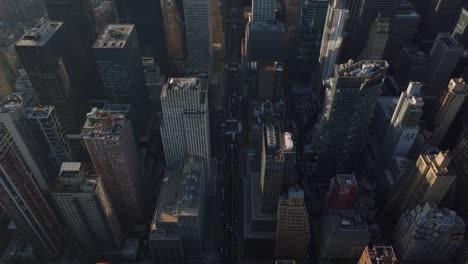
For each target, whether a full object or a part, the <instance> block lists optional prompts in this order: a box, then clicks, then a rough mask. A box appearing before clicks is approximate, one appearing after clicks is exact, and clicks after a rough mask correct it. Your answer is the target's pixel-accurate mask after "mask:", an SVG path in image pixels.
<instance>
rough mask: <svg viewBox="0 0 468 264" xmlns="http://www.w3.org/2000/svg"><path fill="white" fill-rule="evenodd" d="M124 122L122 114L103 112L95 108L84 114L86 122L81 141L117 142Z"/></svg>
mask: <svg viewBox="0 0 468 264" xmlns="http://www.w3.org/2000/svg"><path fill="white" fill-rule="evenodd" d="M124 122H125V116H124V114H122V113H112V112H109V111H103V110H101V109H97V108H96V107H95V108H93V109H92V110H91V112H89V113H87V114H86V121H85V124H84V126H83V130H82V135H83V139H90V138H100V139H110V140H118V139H119V137H120V134H121V133H122V126H123V125H124Z"/></svg>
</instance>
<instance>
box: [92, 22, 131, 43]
mask: <svg viewBox="0 0 468 264" xmlns="http://www.w3.org/2000/svg"><path fill="white" fill-rule="evenodd" d="M134 27H135V26H134V25H132V24H109V25H107V26H106V27H105V28H104V30H102V32H101V34H100V35H99V37H98V38H97V40H96V42H95V43H94V45H93V48H98V49H109V48H110V49H121V48H125V45H126V44H127V40H128V37H129V36H130V33H131V32H132V31H133V29H134Z"/></svg>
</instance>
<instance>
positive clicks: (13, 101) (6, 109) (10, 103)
mask: <svg viewBox="0 0 468 264" xmlns="http://www.w3.org/2000/svg"><path fill="white" fill-rule="evenodd" d="M22 105H23V98H22V97H21V95H19V94H11V95H10V96H8V97H6V98H4V99H3V100H2V101H1V102H0V113H10V112H14V111H16V109H17V108H19V107H21V106H22Z"/></svg>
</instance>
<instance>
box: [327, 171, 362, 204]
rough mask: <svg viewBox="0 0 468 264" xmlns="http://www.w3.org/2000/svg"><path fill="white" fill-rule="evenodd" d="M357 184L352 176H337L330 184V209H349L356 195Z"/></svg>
mask: <svg viewBox="0 0 468 264" xmlns="http://www.w3.org/2000/svg"><path fill="white" fill-rule="evenodd" d="M357 191H358V184H357V181H356V178H355V177H354V174H337V175H336V176H335V177H333V178H332V180H331V184H330V193H329V195H330V204H329V208H331V209H351V208H352V206H353V202H354V198H355V197H356V195H357Z"/></svg>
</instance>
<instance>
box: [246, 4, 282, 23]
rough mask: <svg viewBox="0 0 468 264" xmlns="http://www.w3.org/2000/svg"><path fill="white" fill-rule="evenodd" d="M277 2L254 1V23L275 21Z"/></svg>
mask: <svg viewBox="0 0 468 264" xmlns="http://www.w3.org/2000/svg"><path fill="white" fill-rule="evenodd" d="M275 12H276V1H274V0H252V15H251V21H252V22H272V21H275V20H276V19H275Z"/></svg>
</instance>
